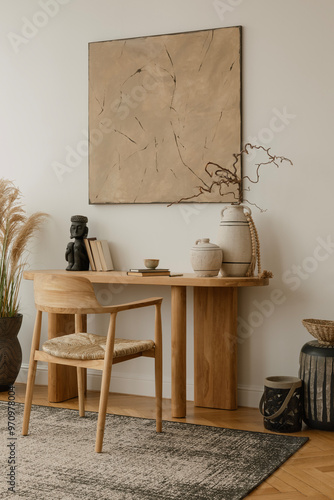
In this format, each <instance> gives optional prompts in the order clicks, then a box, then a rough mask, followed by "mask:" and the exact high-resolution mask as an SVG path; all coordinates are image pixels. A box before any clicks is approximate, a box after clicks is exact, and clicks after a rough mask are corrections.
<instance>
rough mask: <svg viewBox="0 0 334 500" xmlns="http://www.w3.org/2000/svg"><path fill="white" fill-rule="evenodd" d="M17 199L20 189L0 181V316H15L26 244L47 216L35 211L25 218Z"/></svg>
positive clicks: (10, 183)
mask: <svg viewBox="0 0 334 500" xmlns="http://www.w3.org/2000/svg"><path fill="white" fill-rule="evenodd" d="M20 199H21V192H20V190H19V189H18V188H17V187H15V185H14V184H13V183H12V182H11V181H9V180H6V179H0V317H11V316H15V315H16V314H17V313H18V309H19V295H18V294H19V288H20V284H21V279H22V273H23V270H24V267H25V264H26V262H25V260H24V259H25V255H26V249H27V244H28V242H29V240H30V239H31V237H32V236H33V235H34V233H35V232H36V231H37V230H38V229H39V227H40V225H41V223H42V221H43V220H44V219H45V217H46V216H47V214H44V213H42V212H36V213H34V214H33V215H30V216H29V217H28V216H27V215H26V213H25V210H24V208H23V205H22V204H21V202H20Z"/></svg>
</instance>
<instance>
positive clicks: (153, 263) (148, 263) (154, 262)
mask: <svg viewBox="0 0 334 500" xmlns="http://www.w3.org/2000/svg"><path fill="white" fill-rule="evenodd" d="M144 264H145V267H147V268H148V269H155V268H156V267H157V266H158V265H159V259H144Z"/></svg>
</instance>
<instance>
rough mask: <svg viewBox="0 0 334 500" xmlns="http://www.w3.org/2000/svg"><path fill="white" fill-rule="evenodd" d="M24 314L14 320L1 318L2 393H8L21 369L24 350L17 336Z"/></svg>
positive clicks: (0, 386)
mask: <svg viewBox="0 0 334 500" xmlns="http://www.w3.org/2000/svg"><path fill="white" fill-rule="evenodd" d="M21 324H22V314H18V315H17V316H14V317H13V318H0V392H3V391H8V389H9V387H10V386H11V385H13V384H14V382H15V380H16V377H17V376H18V373H19V371H20V368H21V363H22V350H21V346H20V342H19V340H18V338H17V335H18V333H19V331H20V328H21Z"/></svg>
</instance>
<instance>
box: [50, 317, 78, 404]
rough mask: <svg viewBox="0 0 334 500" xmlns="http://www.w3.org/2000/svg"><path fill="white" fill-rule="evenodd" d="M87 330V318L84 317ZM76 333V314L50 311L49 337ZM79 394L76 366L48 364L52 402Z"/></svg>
mask: <svg viewBox="0 0 334 500" xmlns="http://www.w3.org/2000/svg"><path fill="white" fill-rule="evenodd" d="M83 330H84V331H85V330H86V318H85V317H84V318H83ZM65 333H66V334H69V333H74V316H73V315H70V314H54V313H48V338H49V339H52V338H54V337H59V336H60V335H64V334H65ZM77 395H78V387H77V374H76V368H75V367H72V366H63V365H55V364H53V363H49V366H48V398H49V401H50V403H59V402H61V401H65V400H66V399H71V398H75V397H77Z"/></svg>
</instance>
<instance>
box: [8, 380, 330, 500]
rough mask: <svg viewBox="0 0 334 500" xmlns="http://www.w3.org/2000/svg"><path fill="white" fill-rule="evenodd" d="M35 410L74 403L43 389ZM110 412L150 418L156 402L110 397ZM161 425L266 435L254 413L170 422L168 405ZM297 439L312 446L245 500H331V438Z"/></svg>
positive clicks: (205, 411) (194, 413)
mask: <svg viewBox="0 0 334 500" xmlns="http://www.w3.org/2000/svg"><path fill="white" fill-rule="evenodd" d="M15 391H16V401H17V402H23V401H24V394H25V385H24V384H17V385H16V386H15ZM98 398H99V393H98V392H95V391H89V392H88V394H87V399H86V409H87V411H97V409H98ZM6 399H7V393H6V392H3V393H0V400H6ZM33 404H37V405H38V404H40V405H44V406H55V407H63V408H71V409H77V407H78V406H77V405H78V401H77V399H76V398H75V399H71V400H69V401H64V402H63V403H57V404H54V403H48V402H47V387H45V386H36V387H35V392H34V399H33ZM108 412H109V413H116V414H119V415H131V416H135V417H146V418H154V399H153V398H148V397H143V396H129V395H122V394H112V395H111V396H110V398H109V404H108ZM163 419H165V420H171V421H172V420H174V421H180V422H189V423H195V424H203V425H212V426H218V427H228V428H233V429H242V430H249V431H259V432H267V431H266V430H265V429H264V427H263V423H262V417H261V415H260V413H259V411H258V410H257V409H254V408H239V409H238V410H236V411H225V410H213V409H209V408H198V407H195V406H194V404H193V403H191V402H188V404H187V417H186V418H185V419H173V418H172V417H171V407H170V400H164V409H163ZM296 435H298V436H308V437H309V438H310V440H309V441H308V442H307V443H306V445H304V446H303V447H302V448H301V449H300V450H299V451H298V452H297V453H295V455H293V456H292V457H291V458H290V459H289V460H288V461H287V462H285V464H284V465H283V466H282V467H281V468H280V469H278V470H277V471H276V472H275V473H274V474H272V476H270V478H268V479H267V481H265V482H264V483H263V484H262V485H261V486H259V487H258V488H257V489H256V490H254V491H253V492H252V493H251V494H250V495H249V496H248V497H247V498H259V500H261V499H262V500H294V499H299V498H308V499H309V500H311V499H313V500H321V499H325V498H327V499H328V498H330V499H333V500H334V433H333V432H325V431H318V430H314V429H308V428H303V430H302V431H301V432H299V433H297V434H296Z"/></svg>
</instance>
